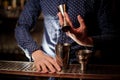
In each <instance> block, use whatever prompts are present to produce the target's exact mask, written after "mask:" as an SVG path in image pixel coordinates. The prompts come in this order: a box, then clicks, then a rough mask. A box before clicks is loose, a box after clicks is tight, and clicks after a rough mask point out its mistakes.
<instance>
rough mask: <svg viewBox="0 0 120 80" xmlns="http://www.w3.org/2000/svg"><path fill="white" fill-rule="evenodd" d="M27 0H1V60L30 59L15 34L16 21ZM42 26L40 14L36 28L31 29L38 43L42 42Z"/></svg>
mask: <svg viewBox="0 0 120 80" xmlns="http://www.w3.org/2000/svg"><path fill="white" fill-rule="evenodd" d="M27 1H28V0H0V60H15V61H16V60H17V61H19V60H20V61H21V60H23V61H26V60H28V59H27V58H26V56H25V54H24V52H23V51H22V50H21V49H20V48H19V47H18V45H17V43H16V40H15V36H14V28H15V27H16V22H17V20H18V17H19V15H20V13H21V11H22V10H23V8H24V5H25V3H26V2H27ZM40 26H41V27H40ZM42 26H43V17H42V14H40V17H39V19H38V22H37V24H36V25H35V28H34V29H33V30H32V31H31V34H32V36H33V37H34V39H35V40H36V41H37V42H38V44H40V42H41V37H42V32H43V27H42Z"/></svg>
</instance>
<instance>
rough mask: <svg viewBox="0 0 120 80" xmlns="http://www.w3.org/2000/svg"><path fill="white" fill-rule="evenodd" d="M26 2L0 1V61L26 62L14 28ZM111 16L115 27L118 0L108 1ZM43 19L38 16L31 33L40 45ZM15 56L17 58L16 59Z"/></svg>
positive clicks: (15, 0)
mask: <svg viewBox="0 0 120 80" xmlns="http://www.w3.org/2000/svg"><path fill="white" fill-rule="evenodd" d="M27 1H28V0H0V60H28V59H27V58H26V57H25V55H24V52H23V51H22V50H21V49H20V48H19V47H18V45H17V43H16V40H15V37H14V28H15V26H16V22H17V20H18V17H19V15H20V13H21V11H22V10H23V8H24V5H25V3H26V2H27ZM110 1H112V2H111V8H112V13H113V14H112V16H113V19H114V20H113V21H114V24H115V26H118V25H119V24H118V23H119V17H118V15H119V12H120V11H118V10H119V3H120V0H110ZM40 26H44V24H43V17H42V14H40V17H39V19H38V22H37V24H36V25H35V28H34V29H33V30H32V31H31V34H32V36H33V37H34V39H35V40H36V41H37V42H38V44H40V43H41V38H42V33H43V28H42V27H40ZM16 56H17V57H16Z"/></svg>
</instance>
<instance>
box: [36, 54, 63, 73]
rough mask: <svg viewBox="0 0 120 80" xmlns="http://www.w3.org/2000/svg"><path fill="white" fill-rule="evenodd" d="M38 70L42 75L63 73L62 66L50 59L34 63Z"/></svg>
mask: <svg viewBox="0 0 120 80" xmlns="http://www.w3.org/2000/svg"><path fill="white" fill-rule="evenodd" d="M34 64H35V66H36V69H37V71H38V72H41V73H55V72H57V71H61V68H60V66H59V65H58V64H57V62H56V60H54V59H53V58H51V57H49V56H48V58H47V59H41V60H39V61H35V62H34Z"/></svg>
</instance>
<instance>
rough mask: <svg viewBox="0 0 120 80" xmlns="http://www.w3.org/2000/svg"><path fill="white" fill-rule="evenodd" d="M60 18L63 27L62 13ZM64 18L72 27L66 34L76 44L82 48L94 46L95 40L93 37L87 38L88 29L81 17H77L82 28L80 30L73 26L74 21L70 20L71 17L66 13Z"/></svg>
mask: <svg viewBox="0 0 120 80" xmlns="http://www.w3.org/2000/svg"><path fill="white" fill-rule="evenodd" d="M58 17H59V23H60V25H63V17H62V14H61V13H60V12H59V13H58ZM64 17H65V19H66V20H67V22H68V23H69V25H70V29H69V31H67V32H66V34H67V35H68V36H69V37H70V38H72V39H73V40H74V41H75V42H76V43H78V44H80V45H82V46H92V45H93V40H92V38H91V37H88V36H87V28H86V25H85V22H84V20H83V18H82V17H81V16H80V15H78V16H77V18H78V21H79V23H80V26H79V27H78V28H75V27H74V26H73V24H72V21H71V20H70V17H69V15H68V14H67V13H66V12H65V13H64Z"/></svg>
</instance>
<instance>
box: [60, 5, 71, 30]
mask: <svg viewBox="0 0 120 80" xmlns="http://www.w3.org/2000/svg"><path fill="white" fill-rule="evenodd" d="M58 9H59V11H60V12H61V14H62V16H63V20H64V22H63V25H62V30H63V31H64V32H66V31H68V30H69V28H70V26H69V24H68V22H67V21H66V18H65V16H64V12H67V6H66V4H61V5H59V6H58Z"/></svg>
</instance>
